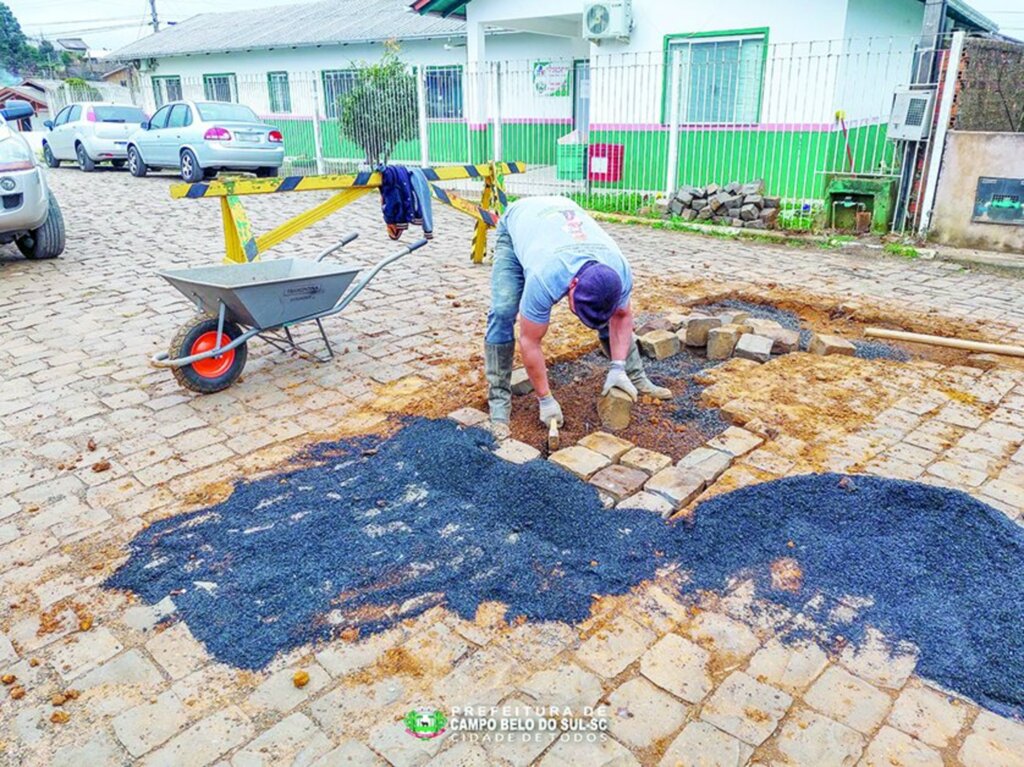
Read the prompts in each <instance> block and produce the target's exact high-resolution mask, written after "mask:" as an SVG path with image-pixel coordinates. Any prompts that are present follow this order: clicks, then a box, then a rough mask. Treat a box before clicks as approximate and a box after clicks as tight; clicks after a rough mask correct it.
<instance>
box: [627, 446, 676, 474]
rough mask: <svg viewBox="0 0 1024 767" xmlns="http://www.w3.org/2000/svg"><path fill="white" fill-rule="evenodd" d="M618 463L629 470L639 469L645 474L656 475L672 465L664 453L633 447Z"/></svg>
mask: <svg viewBox="0 0 1024 767" xmlns="http://www.w3.org/2000/svg"><path fill="white" fill-rule="evenodd" d="M619 463H621V464H622V465H623V466H628V467H629V468H631V469H639V470H640V471H643V472H646V473H647V474H657V473H658V472H659V471H661V470H662V469H667V468H668V467H669V466H671V465H672V459H671V458H670V457H669V456H667V455H665V454H664V453H657V452H655V451H654V450H647V449H646V448H642V447H634V448H633V449H632V450H630V451H629V452H628V453H626V454H625V455H624V456H622V457H621V458H620V459H619Z"/></svg>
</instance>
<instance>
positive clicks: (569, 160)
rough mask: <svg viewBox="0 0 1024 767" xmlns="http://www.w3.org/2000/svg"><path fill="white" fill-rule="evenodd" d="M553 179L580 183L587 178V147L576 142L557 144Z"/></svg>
mask: <svg viewBox="0 0 1024 767" xmlns="http://www.w3.org/2000/svg"><path fill="white" fill-rule="evenodd" d="M555 157H556V161H557V163H556V165H555V178H557V179H558V180H559V181H582V180H583V179H584V178H586V176H587V145H586V144H581V143H577V142H566V143H562V142H559V143H558V152H557V153H556V155H555Z"/></svg>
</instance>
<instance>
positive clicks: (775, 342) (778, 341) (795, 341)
mask: <svg viewBox="0 0 1024 767" xmlns="http://www.w3.org/2000/svg"><path fill="white" fill-rule="evenodd" d="M760 335H762V336H764V337H765V338H770V339H772V354H789V353H790V352H795V351H799V349H800V333H799V332H798V331H796V330H789V329H788V328H766V329H764V330H762V331H761V333H760Z"/></svg>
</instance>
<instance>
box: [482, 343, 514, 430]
mask: <svg viewBox="0 0 1024 767" xmlns="http://www.w3.org/2000/svg"><path fill="white" fill-rule="evenodd" d="M515 351H516V343H515V341H510V342H509V343H507V344H484V375H485V376H486V377H487V406H488V408H489V409H490V412H491V432H492V433H493V434H494V436H495V437H496V438H497V439H499V440H502V439H505V438H507V437H508V435H509V428H508V419H509V416H511V415H512V355H514V354H515Z"/></svg>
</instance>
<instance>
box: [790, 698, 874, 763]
mask: <svg viewBox="0 0 1024 767" xmlns="http://www.w3.org/2000/svg"><path fill="white" fill-rule="evenodd" d="M775 745H776V747H777V748H778V749H779V752H780V753H781V754H782V755H783V756H784V757H785V758H786V761H787V763H788V764H806V765H814V767H853V765H855V764H856V763H857V757H859V756H860V753H861V751H863V750H864V738H863V737H862V736H861V734H860V733H858V732H856V731H855V730H851V729H850V728H849V727H847V726H846V725H842V724H839V722H836V721H833V720H832V719H829V718H827V717H824V716H821V715H820V714H816V713H814V712H813V711H806V710H804V711H795V712H793V713H792V714H790V716H789V717H787V719H786V722H785V723H784V724H783V725H782V730H781V732H780V733H779V737H778V739H777V740H776V741H775ZM890 767H892V766H891V765H890Z"/></svg>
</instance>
